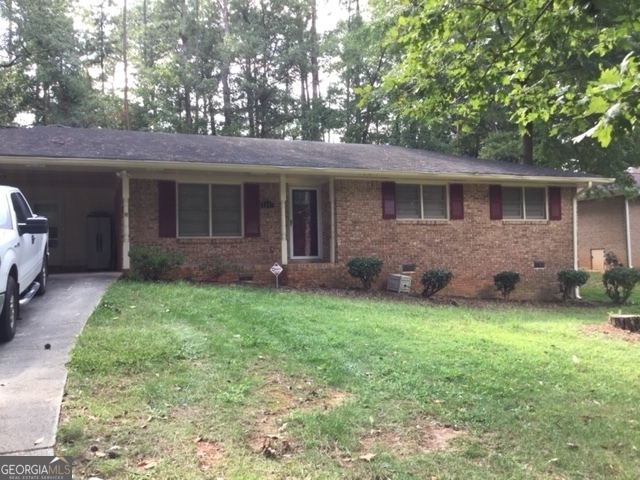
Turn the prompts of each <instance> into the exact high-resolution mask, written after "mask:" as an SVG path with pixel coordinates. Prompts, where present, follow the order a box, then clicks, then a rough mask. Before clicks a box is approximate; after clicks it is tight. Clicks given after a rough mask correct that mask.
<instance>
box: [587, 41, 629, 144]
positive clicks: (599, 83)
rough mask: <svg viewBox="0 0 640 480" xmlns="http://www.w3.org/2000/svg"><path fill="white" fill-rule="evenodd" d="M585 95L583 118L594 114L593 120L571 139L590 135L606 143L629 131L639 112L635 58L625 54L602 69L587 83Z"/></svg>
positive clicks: (601, 142)
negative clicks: (586, 102)
mask: <svg viewBox="0 0 640 480" xmlns="http://www.w3.org/2000/svg"><path fill="white" fill-rule="evenodd" d="M585 98H586V99H588V102H589V104H588V107H587V109H586V111H585V112H584V114H583V115H582V116H583V117H585V118H588V117H593V116H597V117H598V120H597V123H596V124H595V125H594V126H593V127H591V128H590V129H589V130H587V131H586V132H584V133H583V134H581V135H578V136H577V137H575V138H574V141H575V142H580V141H582V140H583V139H584V138H585V137H593V138H596V139H597V140H598V142H599V143H600V145H602V146H603V147H607V146H608V145H609V143H610V142H611V140H612V138H613V136H614V135H617V136H624V135H626V134H628V133H629V132H631V131H632V130H633V129H634V127H635V123H636V120H637V118H638V116H639V115H640V102H639V101H640V68H639V65H638V59H637V58H636V57H635V56H634V55H633V54H632V53H630V54H628V55H627V56H626V57H625V58H624V59H623V60H622V62H621V63H620V64H619V65H616V66H613V67H610V68H606V69H603V70H602V71H601V73H600V77H599V78H598V79H597V80H594V81H592V82H590V83H589V87H588V88H587V91H586V95H585Z"/></svg>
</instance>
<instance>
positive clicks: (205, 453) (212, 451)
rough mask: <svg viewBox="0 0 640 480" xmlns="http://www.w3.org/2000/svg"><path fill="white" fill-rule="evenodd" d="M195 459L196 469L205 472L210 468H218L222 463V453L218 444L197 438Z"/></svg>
mask: <svg viewBox="0 0 640 480" xmlns="http://www.w3.org/2000/svg"><path fill="white" fill-rule="evenodd" d="M196 458H197V460H198V468H199V469H200V470H202V471H203V472H206V471H207V470H209V469H210V468H216V467H219V466H220V465H222V464H223V463H224V451H223V450H222V446H221V445H220V444H219V443H218V442H209V441H207V440H203V439H201V438H198V439H196Z"/></svg>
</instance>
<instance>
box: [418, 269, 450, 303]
mask: <svg viewBox="0 0 640 480" xmlns="http://www.w3.org/2000/svg"><path fill="white" fill-rule="evenodd" d="M452 277H453V274H452V273H451V272H450V271H449V270H442V269H441V268H432V269H431V270H427V271H425V272H424V273H423V274H422V285H423V286H424V288H423V289H422V296H423V297H425V298H429V297H431V296H432V295H434V294H436V293H437V292H439V291H440V290H442V289H443V288H444V287H446V286H447V285H449V283H450V282H451V278H452Z"/></svg>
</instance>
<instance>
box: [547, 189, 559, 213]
mask: <svg viewBox="0 0 640 480" xmlns="http://www.w3.org/2000/svg"><path fill="white" fill-rule="evenodd" d="M561 205H562V190H561V189H560V187H549V220H562V206H561Z"/></svg>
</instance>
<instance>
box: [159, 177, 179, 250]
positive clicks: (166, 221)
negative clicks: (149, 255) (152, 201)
mask: <svg viewBox="0 0 640 480" xmlns="http://www.w3.org/2000/svg"><path fill="white" fill-rule="evenodd" d="M158 236H159V237H160V238H175V236H176V182H172V181H167V180H160V181H158Z"/></svg>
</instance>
